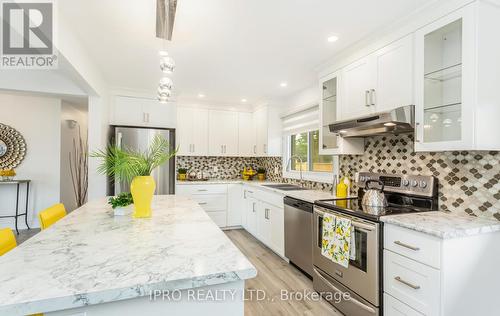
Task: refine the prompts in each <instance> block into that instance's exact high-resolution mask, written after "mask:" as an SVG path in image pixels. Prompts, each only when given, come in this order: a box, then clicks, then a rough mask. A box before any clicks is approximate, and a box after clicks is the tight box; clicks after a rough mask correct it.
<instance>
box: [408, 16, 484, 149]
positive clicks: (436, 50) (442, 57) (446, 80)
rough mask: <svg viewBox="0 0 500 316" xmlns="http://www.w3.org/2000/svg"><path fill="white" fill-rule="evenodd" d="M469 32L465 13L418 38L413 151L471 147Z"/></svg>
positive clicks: (438, 23)
mask: <svg viewBox="0 0 500 316" xmlns="http://www.w3.org/2000/svg"><path fill="white" fill-rule="evenodd" d="M473 29H474V27H473V15H472V14H471V10H470V8H465V9H462V10H459V11H456V12H454V13H452V14H450V15H448V16H446V17H444V18H442V19H440V20H438V21H436V22H434V23H431V24H429V25H428V26H426V27H424V28H422V29H421V30H419V31H417V33H416V50H417V51H416V54H415V55H416V73H417V78H416V82H417V87H416V113H415V114H416V123H417V131H416V137H415V142H416V143H415V148H416V150H417V151H443V150H459V149H464V148H471V146H472V142H473V138H472V135H473V132H472V128H473V101H474V100H473V95H472V93H471V90H472V89H470V88H469V89H467V88H465V89H464V87H472V86H473V84H474V81H473V80H474V78H473V70H472V69H473V68H472V67H474V65H473V61H474V57H473V51H471V49H472V50H473V48H472V47H473V41H474V38H473V36H474V34H473V33H472V32H471V30H473Z"/></svg>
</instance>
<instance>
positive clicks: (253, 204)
mask: <svg viewBox="0 0 500 316" xmlns="http://www.w3.org/2000/svg"><path fill="white" fill-rule="evenodd" d="M252 212H254V213H255V203H252Z"/></svg>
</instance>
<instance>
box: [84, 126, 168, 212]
mask: <svg viewBox="0 0 500 316" xmlns="http://www.w3.org/2000/svg"><path fill="white" fill-rule="evenodd" d="M176 152H177V151H176V150H172V149H171V148H170V144H169V143H168V141H167V140H166V139H165V138H164V137H162V136H161V135H156V136H155V137H154V139H153V141H152V143H151V145H150V146H149V148H148V149H147V150H146V151H144V152H140V151H136V150H131V149H129V148H120V147H119V146H116V145H109V146H108V147H107V148H106V150H99V151H96V152H94V153H92V154H91V157H94V158H99V159H101V164H100V165H99V166H98V167H97V171H98V172H99V173H101V174H105V175H107V176H109V177H112V178H116V179H117V180H118V181H125V182H127V183H130V192H131V193H132V198H133V201H134V214H133V216H134V217H137V218H141V217H151V201H152V200H153V194H154V191H155V189H156V183H155V181H154V178H153V177H152V176H151V173H152V172H153V170H154V169H156V168H158V167H159V166H161V165H163V164H164V163H166V162H167V161H169V160H170V159H171V158H172V157H174V156H175V154H176Z"/></svg>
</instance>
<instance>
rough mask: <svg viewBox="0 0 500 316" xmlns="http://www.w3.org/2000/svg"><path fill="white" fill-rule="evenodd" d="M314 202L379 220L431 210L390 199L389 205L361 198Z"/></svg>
mask: <svg viewBox="0 0 500 316" xmlns="http://www.w3.org/2000/svg"><path fill="white" fill-rule="evenodd" d="M314 204H316V205H319V206H322V207H325V208H328V209H332V210H335V211H339V212H342V213H346V214H350V215H353V216H357V217H362V218H366V219H371V220H377V221H378V219H379V218H380V216H386V215H395V214H404V213H412V212H426V211H431V209H429V208H425V207H419V206H415V205H401V204H395V203H391V202H390V201H389V205H388V206H387V207H373V206H366V205H362V203H361V199H344V200H321V201H316V202H314Z"/></svg>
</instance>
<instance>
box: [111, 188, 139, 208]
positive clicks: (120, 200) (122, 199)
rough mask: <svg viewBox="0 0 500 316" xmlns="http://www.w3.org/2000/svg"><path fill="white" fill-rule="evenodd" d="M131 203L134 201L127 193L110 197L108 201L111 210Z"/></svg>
mask: <svg viewBox="0 0 500 316" xmlns="http://www.w3.org/2000/svg"><path fill="white" fill-rule="evenodd" d="M133 203H134V200H133V199H132V194H130V193H127V192H122V193H120V194H118V196H114V197H110V198H109V200H108V204H110V205H111V207H112V208H113V209H115V208H117V207H125V206H129V205H130V204H133Z"/></svg>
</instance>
